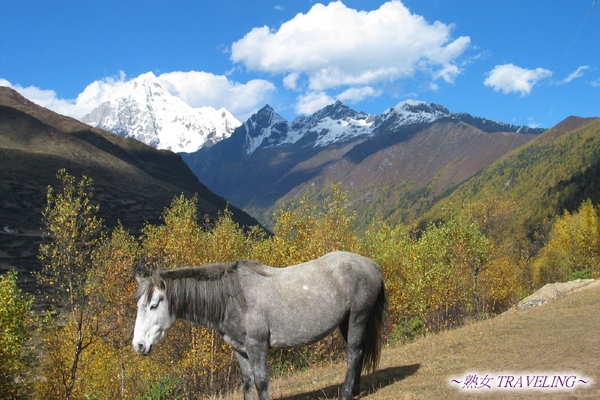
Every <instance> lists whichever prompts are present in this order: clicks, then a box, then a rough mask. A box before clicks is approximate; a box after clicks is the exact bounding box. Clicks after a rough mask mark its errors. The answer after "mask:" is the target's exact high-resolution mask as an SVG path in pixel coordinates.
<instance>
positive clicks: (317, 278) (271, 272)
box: [244, 251, 382, 347]
mask: <svg viewBox="0 0 600 400" xmlns="http://www.w3.org/2000/svg"><path fill="white" fill-rule="evenodd" d="M267 268H268V267H267ZM262 271H264V272H266V273H265V274H264V275H263V276H255V277H254V278H253V279H252V281H251V282H249V283H250V285H249V286H247V287H246V288H245V290H244V291H245V294H246V296H247V300H248V302H249V304H252V306H251V308H252V309H253V310H252V311H251V313H252V314H254V313H256V314H254V318H257V321H258V320H262V321H263V322H259V324H262V323H265V324H267V325H268V327H269V330H270V336H271V345H272V346H273V347H281V346H283V347H287V346H297V345H301V344H308V343H311V342H313V341H315V340H318V339H320V338H322V337H324V336H325V335H327V334H328V333H329V332H331V331H332V330H333V329H335V328H336V327H337V326H339V324H340V323H341V322H342V320H343V319H344V318H345V317H346V316H347V315H348V314H349V313H350V311H351V309H352V308H358V309H360V308H364V307H371V305H370V303H372V302H373V301H374V299H375V297H376V296H377V294H378V292H379V290H380V288H381V285H382V275H381V269H380V268H379V266H378V265H377V264H376V263H375V262H373V261H372V260H370V259H368V258H366V257H363V256H360V255H358V254H353V253H349V252H341V251H337V252H333V253H329V254H326V255H324V256H322V257H320V258H317V259H315V260H312V261H309V262H305V263H302V264H297V265H293V266H290V267H286V268H268V269H265V270H262ZM267 275H268V276H267ZM263 318H264V319H263Z"/></svg>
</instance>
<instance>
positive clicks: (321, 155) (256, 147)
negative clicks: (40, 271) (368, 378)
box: [181, 100, 543, 224]
mask: <svg viewBox="0 0 600 400" xmlns="http://www.w3.org/2000/svg"><path fill="white" fill-rule="evenodd" d="M542 131H543V130H542V129H533V128H527V127H518V126H514V125H510V124H504V123H500V122H495V121H490V120H488V119H485V118H478V117H473V116H470V115H468V114H464V113H458V114H457V113H451V112H450V111H448V110H447V109H446V108H445V107H443V106H440V105H437V104H432V103H426V102H421V101H416V100H409V101H405V102H400V103H399V104H398V105H397V106H395V107H392V108H389V109H388V110H386V112H384V113H383V114H382V115H379V116H373V115H369V114H366V113H361V112H358V111H354V110H352V109H350V108H349V107H347V106H346V105H344V104H343V103H341V102H339V101H338V102H336V103H334V104H332V105H329V106H327V107H324V108H323V109H321V110H319V111H317V112H316V113H314V114H313V115H311V116H303V117H298V118H296V119H294V120H293V121H292V122H288V121H287V120H285V119H284V118H283V117H281V116H280V115H279V114H277V113H276V112H275V110H273V108H271V107H270V106H268V105H267V106H265V107H263V108H262V109H261V110H259V111H258V112H257V113H255V114H254V115H252V116H251V117H250V118H249V119H248V121H246V122H245V123H243V124H242V125H241V126H240V127H239V128H237V129H236V130H235V131H234V132H233V133H232V135H231V136H230V137H229V138H227V139H225V140H222V141H220V142H219V143H216V144H215V145H214V146H212V147H210V148H202V149H199V150H198V151H197V152H194V153H182V154H181V155H182V158H183V160H184V161H185V162H186V163H187V164H188V166H189V167H190V169H191V170H192V171H193V172H194V173H195V174H196V176H199V177H201V178H202V180H203V182H205V183H206V184H207V186H208V187H210V188H211V189H212V190H214V191H215V192H216V193H219V194H221V195H223V196H225V197H226V198H228V199H229V200H230V201H232V202H233V203H234V204H237V205H239V206H240V207H242V208H243V209H245V210H246V211H248V212H250V213H251V214H253V215H255V216H256V217H257V218H258V219H259V220H261V221H262V222H263V223H264V224H270V223H272V220H271V215H272V213H273V211H274V210H275V209H277V208H278V207H280V206H281V205H282V204H283V203H285V202H289V201H292V200H293V199H294V197H295V196H298V195H302V194H305V193H307V191H308V190H309V188H310V189H311V190H316V191H317V192H321V191H322V190H325V189H324V188H325V187H326V186H327V185H329V184H331V183H334V182H337V181H341V182H343V184H344V189H350V190H354V192H353V193H352V195H353V196H354V195H356V196H358V198H362V199H371V201H373V199H374V198H378V197H381V195H379V194H376V192H379V191H381V187H382V185H383V186H385V185H392V186H395V187H396V188H395V189H394V190H400V191H401V192H403V193H404V194H403V195H402V196H403V197H407V196H408V198H410V197H411V196H414V195H415V193H418V192H419V191H423V190H425V189H424V188H426V187H427V185H428V184H429V183H431V182H432V181H433V180H434V179H435V180H436V182H437V183H436V185H435V187H434V188H433V189H431V190H429V189H428V190H429V192H428V193H427V194H426V197H427V198H428V200H427V201H428V202H430V201H431V198H432V197H435V196H437V195H439V193H441V192H444V191H445V190H447V189H448V188H449V187H451V186H455V185H458V184H460V183H461V182H463V181H464V180H465V179H468V178H469V177H470V176H472V175H473V174H475V173H477V172H478V171H479V170H480V169H481V168H483V167H485V166H487V165H488V164H489V163H491V162H493V161H494V160H495V159H497V158H498V157H500V156H502V155H503V154H505V153H507V152H508V151H510V150H511V148H513V147H518V146H520V145H522V144H524V143H526V142H527V141H529V140H531V139H532V138H533V137H535V136H536V135H537V134H539V133H540V132H542ZM436 152H437V153H439V154H436ZM415 154H418V155H419V157H415V156H414V155H415ZM373 160H378V161H377V162H374V161H373ZM367 165H368V166H369V167H368V168H367V167H365V166H367ZM419 169H421V170H419ZM403 170H405V171H411V174H412V175H411V174H408V173H405V171H403ZM384 177H385V178H384ZM384 181H385V182H384ZM398 188H402V189H398ZM364 201H367V200H364ZM406 201H408V200H406ZM381 203H382V204H381V207H383V208H386V206H385V204H387V203H389V200H385V201H384V200H381ZM384 203H385V204H384ZM395 206H397V207H404V206H405V205H404V204H396V205H395ZM384 213H385V214H393V211H385V212H384ZM363 214H364V215H365V219H366V218H367V217H366V216H367V215H370V213H363Z"/></svg>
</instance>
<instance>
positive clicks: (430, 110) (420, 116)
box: [374, 100, 452, 130]
mask: <svg viewBox="0 0 600 400" xmlns="http://www.w3.org/2000/svg"><path fill="white" fill-rule="evenodd" d="M451 115H452V114H451V113H450V111H448V109H447V108H445V107H443V106H440V105H439V104H434V103H426V102H424V101H418V100H406V101H402V102H400V103H398V105H396V106H395V107H392V108H388V109H387V110H386V111H385V112H384V113H383V114H382V115H381V116H380V117H379V118H378V121H377V122H376V124H375V127H374V128H377V129H379V130H381V129H395V128H398V127H400V126H406V125H411V124H429V123H431V122H434V121H436V120H438V119H440V118H444V117H450V116H451Z"/></svg>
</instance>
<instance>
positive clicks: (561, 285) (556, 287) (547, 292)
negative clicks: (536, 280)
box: [517, 279, 600, 310]
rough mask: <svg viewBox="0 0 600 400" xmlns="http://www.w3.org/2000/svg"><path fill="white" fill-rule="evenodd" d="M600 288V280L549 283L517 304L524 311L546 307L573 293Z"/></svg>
mask: <svg viewBox="0 0 600 400" xmlns="http://www.w3.org/2000/svg"><path fill="white" fill-rule="evenodd" d="M595 286H600V280H596V279H577V280H574V281H570V282H557V283H549V284H547V285H545V286H544V287H542V288H541V289H540V290H538V291H537V292H535V293H533V294H532V295H530V296H528V297H525V298H524V299H523V300H521V301H520V302H519V303H518V304H517V309H519V310H524V309H527V308H531V307H537V306H541V305H544V304H546V303H548V302H551V301H555V300H559V299H562V298H563V297H566V296H568V295H570V294H572V293H577V292H579V291H581V290H584V289H589V288H591V287H595Z"/></svg>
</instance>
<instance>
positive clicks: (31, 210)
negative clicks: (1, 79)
mask: <svg viewBox="0 0 600 400" xmlns="http://www.w3.org/2000/svg"><path fill="white" fill-rule="evenodd" d="M60 168H66V169H67V171H68V172H69V173H70V174H72V175H74V176H76V177H77V178H80V177H81V176H82V175H86V176H88V177H90V178H92V179H93V180H94V187H95V200H96V201H97V202H98V203H99V204H100V216H101V217H102V218H104V219H105V220H106V222H107V225H108V226H114V225H115V224H116V223H117V220H120V221H121V222H122V223H123V226H124V227H125V228H126V229H129V230H131V231H133V232H136V231H138V230H139V229H140V228H141V227H142V226H143V224H144V221H148V222H151V223H158V222H159V220H160V216H161V213H162V212H163V210H164V209H165V207H168V206H169V205H170V203H171V201H172V200H173V198H174V197H175V196H179V195H181V194H182V193H183V194H185V195H186V196H187V197H189V198H191V197H192V196H194V195H195V194H197V195H198V211H199V214H200V217H201V218H203V217H204V215H207V216H208V217H209V218H211V219H213V220H214V219H216V218H217V216H218V212H219V211H222V210H224V209H225V208H226V207H228V208H229V209H230V210H231V211H232V213H233V218H234V220H236V221H237V222H238V223H240V224H241V225H243V226H252V225H257V224H258V222H257V221H256V220H255V219H254V218H252V217H250V216H249V215H248V214H246V213H244V212H243V211H241V210H240V209H237V208H235V207H232V206H228V204H227V202H226V201H225V199H223V198H222V197H220V196H217V195H215V194H214V193H213V192H211V191H210V190H209V189H208V188H207V187H206V186H204V185H203V184H201V183H200V182H199V181H198V179H197V178H196V176H195V175H194V174H193V173H192V172H191V171H190V170H189V168H188V167H187V166H186V165H185V163H183V161H182V160H181V157H180V156H179V155H177V154H175V153H172V152H170V151H166V150H156V149H154V148H152V147H150V146H147V145H145V144H143V143H140V142H138V141H136V140H133V139H124V138H122V137H120V136H118V135H115V134H113V133H110V132H106V131H102V130H100V129H96V128H91V127H89V126H87V125H85V124H83V123H81V122H79V121H76V120H74V119H72V118H69V117H64V116H61V115H58V114H55V113H53V112H51V111H49V110H47V109H44V108H42V107H39V106H37V105H35V104H33V103H31V102H30V101H28V100H27V99H25V98H23V97H21V96H20V95H19V94H17V93H16V92H15V91H13V90H11V89H8V88H3V87H0V194H1V196H0V226H1V227H2V228H4V227H5V226H6V227H7V229H8V230H9V231H17V230H18V231H20V232H24V233H25V234H26V237H27V238H28V239H25V238H24V237H23V236H20V235H7V234H5V233H6V232H5V233H2V234H1V235H0V264H1V266H2V267H3V268H4V267H6V266H7V265H9V264H11V265H16V264H19V262H20V261H19V259H20V258H23V260H22V261H23V262H24V263H27V264H28V265H29V266H31V264H32V263H33V264H35V262H36V260H35V252H36V251H35V250H32V249H33V248H35V241H36V240H38V241H39V228H40V227H41V224H42V221H41V210H42V209H43V207H44V206H45V202H46V191H47V187H48V185H52V186H55V187H56V186H57V185H58V182H57V180H56V172H57V171H58V170H59V169H60ZM32 241H33V242H32ZM19 243H21V244H19ZM21 247H22V248H21Z"/></svg>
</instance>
